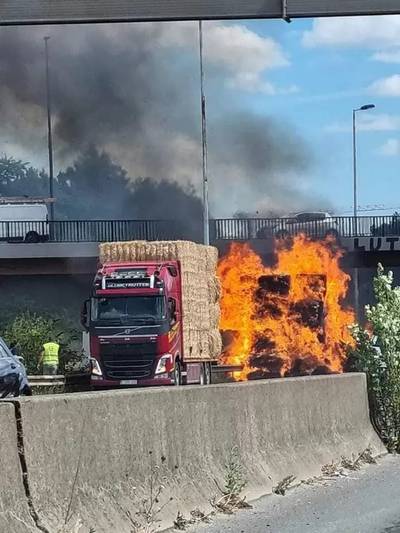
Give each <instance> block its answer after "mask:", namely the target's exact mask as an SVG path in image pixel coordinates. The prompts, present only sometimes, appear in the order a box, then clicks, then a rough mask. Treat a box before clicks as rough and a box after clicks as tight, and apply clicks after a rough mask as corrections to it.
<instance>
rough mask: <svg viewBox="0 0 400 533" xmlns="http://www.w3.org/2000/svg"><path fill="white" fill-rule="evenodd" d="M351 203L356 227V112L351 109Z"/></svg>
mask: <svg viewBox="0 0 400 533" xmlns="http://www.w3.org/2000/svg"><path fill="white" fill-rule="evenodd" d="M353 202H354V222H355V225H356V227H357V144H356V110H355V109H353Z"/></svg>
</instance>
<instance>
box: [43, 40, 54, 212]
mask: <svg viewBox="0 0 400 533" xmlns="http://www.w3.org/2000/svg"><path fill="white" fill-rule="evenodd" d="M49 39H50V37H44V47H45V48H44V49H45V55H46V103H47V143H48V150H49V194H50V199H51V204H50V221H51V222H53V220H54V203H53V199H54V168H53V133H52V125H51V92H50V67H49V46H48V42H49Z"/></svg>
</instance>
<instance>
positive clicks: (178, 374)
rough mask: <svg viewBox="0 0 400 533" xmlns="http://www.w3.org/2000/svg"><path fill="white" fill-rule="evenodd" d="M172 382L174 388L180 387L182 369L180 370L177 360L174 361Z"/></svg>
mask: <svg viewBox="0 0 400 533" xmlns="http://www.w3.org/2000/svg"><path fill="white" fill-rule="evenodd" d="M174 382H175V387H180V386H181V385H182V369H181V363H180V362H179V359H177V360H176V361H175V366H174Z"/></svg>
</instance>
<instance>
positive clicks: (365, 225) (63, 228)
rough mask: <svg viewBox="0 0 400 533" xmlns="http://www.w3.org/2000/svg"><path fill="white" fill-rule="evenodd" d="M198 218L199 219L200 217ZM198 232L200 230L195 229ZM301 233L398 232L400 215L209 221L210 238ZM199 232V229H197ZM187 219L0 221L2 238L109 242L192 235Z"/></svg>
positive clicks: (353, 234)
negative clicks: (185, 221)
mask: <svg viewBox="0 0 400 533" xmlns="http://www.w3.org/2000/svg"><path fill="white" fill-rule="evenodd" d="M200 222H201V221H200ZM197 233H199V232H197ZM299 233H304V234H305V235H307V236H310V237H324V236H325V235H328V234H334V235H337V236H339V237H369V236H372V237H387V236H400V216H396V215H393V216H374V217H372V216H369V217H357V218H354V217H330V218H326V219H321V220H311V219H310V220H307V217H305V219H304V220H303V219H299V218H297V219H294V218H219V219H214V220H211V221H210V237H211V241H216V240H243V241H245V240H250V239H266V238H270V237H279V236H285V235H297V234H299ZM200 236H201V232H200ZM198 238H199V235H197V237H195V236H193V231H191V230H190V228H189V227H188V225H187V224H185V223H184V222H181V221H176V220H56V221H53V222H46V221H11V222H5V221H0V240H2V241H6V242H22V241H23V242H30V243H35V242H46V241H50V242H107V241H108V242H109V241H127V240H149V241H154V240H175V239H196V240H198Z"/></svg>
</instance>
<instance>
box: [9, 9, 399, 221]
mask: <svg viewBox="0 0 400 533" xmlns="http://www.w3.org/2000/svg"><path fill="white" fill-rule="evenodd" d="M44 35H50V36H51V40H50V46H51V72H52V91H53V99H54V108H53V121H54V125H55V151H56V153H55V165H56V170H61V169H62V168H64V167H65V165H67V164H68V163H70V162H71V161H72V160H73V158H74V157H75V156H76V154H77V153H78V152H79V150H80V149H81V148H82V147H83V146H84V145H85V144H90V143H94V144H96V145H99V146H100V148H104V149H106V150H108V151H109V152H110V153H111V155H112V156H113V158H114V159H115V160H117V161H118V162H120V163H121V164H123V165H124V166H125V167H126V168H127V169H128V172H129V174H130V175H131V176H132V177H133V178H135V177H137V176H139V175H140V176H151V177H153V178H155V179H176V180H178V181H179V182H182V183H185V182H191V183H193V184H194V185H195V186H196V187H198V190H199V191H201V144H200V113H199V78H198V40H197V39H198V36H197V25H196V23H190V22H187V23H175V24H174V23H168V24H166V23H164V24H163V23H146V24H135V25H127V24H125V25H115V24H113V25H101V26H91V27H88V26H75V27H72V26H67V27H57V26H53V27H50V28H46V27H32V28H29V27H26V28H1V29H0V96H1V98H0V113H1V115H2V128H1V129H0V151H2V152H3V153H7V154H8V155H14V156H16V157H20V158H22V159H23V160H24V161H29V162H31V163H32V164H33V165H36V166H39V167H46V165H47V160H46V158H47V152H46V149H47V147H46V121H45V118H46V116H45V93H44V78H43V73H44V70H43V48H42V45H43V41H42V38H43V36H44ZM399 35H400V16H380V17H358V18H346V19H340V18H330V19H315V20H312V19H305V20H293V21H292V23H291V24H288V23H286V22H284V21H281V20H273V21H268V20H267V21H265V20H263V21H261V20H260V21H231V22H205V23H204V40H205V44H204V46H205V49H204V63H205V78H206V85H205V88H206V98H207V118H208V133H209V179H210V202H211V208H212V213H213V215H214V216H229V215H230V214H232V213H233V212H236V211H243V212H247V213H253V214H255V213H258V214H264V213H269V212H270V211H271V210H274V209H275V208H276V210H277V212H279V214H287V213H291V212H293V211H299V210H306V209H322V210H331V211H332V212H335V213H338V214H351V212H352V203H353V200H352V194H353V193H352V190H353V175H352V172H353V171H352V130H351V124H352V110H353V109H356V108H359V107H360V106H362V105H364V104H370V103H373V104H374V105H375V106H376V108H375V109H374V110H371V111H364V112H359V113H357V132H358V135H357V146H358V174H359V202H358V203H359V207H360V208H362V209H371V208H373V207H374V208H380V207H381V206H384V207H385V208H386V210H385V211H377V212H376V214H381V213H382V214H385V213H386V212H387V213H392V212H393V211H394V210H395V209H399V210H400V181H399V179H398V177H399V176H398V169H399V162H400V41H399ZM7 47H8V48H7ZM100 89H101V91H100ZM106 107H108V108H109V110H110V111H107V110H106ZM74 115H75V116H74ZM1 147H2V148H1Z"/></svg>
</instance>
